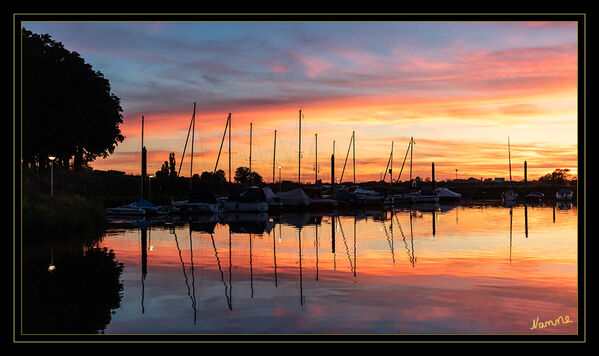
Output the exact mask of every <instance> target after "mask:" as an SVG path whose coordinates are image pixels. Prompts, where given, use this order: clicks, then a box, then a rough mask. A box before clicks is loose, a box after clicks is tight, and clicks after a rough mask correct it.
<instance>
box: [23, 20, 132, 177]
mask: <svg viewBox="0 0 599 356" xmlns="http://www.w3.org/2000/svg"><path fill="white" fill-rule="evenodd" d="M22 98H23V100H22V103H23V105H22V107H23V125H22V127H23V131H22V140H23V142H22V143H23V161H24V162H26V163H27V162H30V163H38V164H42V165H43V164H45V163H46V162H47V157H48V155H54V156H56V157H57V158H56V163H57V164H60V165H63V166H67V165H68V163H69V160H70V159H71V158H72V157H73V158H74V165H75V166H76V167H80V166H81V165H84V164H87V163H88V162H91V161H93V160H95V159H96V158H97V157H103V158H106V157H107V156H108V155H109V154H111V153H113V152H114V149H115V148H116V146H117V145H118V143H120V142H123V140H124V137H123V135H122V134H121V130H120V128H119V125H120V124H121V123H122V122H123V120H122V115H121V112H122V111H123V110H122V108H121V106H120V99H119V98H118V97H117V96H116V95H114V94H112V93H111V89H110V83H109V81H108V79H106V78H104V75H103V74H102V73H101V72H99V71H94V70H93V69H92V66H91V65H90V64H88V63H85V61H84V59H83V58H82V57H81V56H80V55H79V53H77V52H71V51H69V50H67V49H66V48H64V46H63V45H62V43H60V42H56V41H54V40H52V39H51V37H50V35H48V34H42V35H38V34H35V33H33V32H31V31H28V30H26V29H25V28H23V29H22Z"/></svg>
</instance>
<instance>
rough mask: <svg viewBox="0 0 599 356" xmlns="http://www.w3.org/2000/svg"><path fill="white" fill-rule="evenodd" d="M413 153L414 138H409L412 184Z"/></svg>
mask: <svg viewBox="0 0 599 356" xmlns="http://www.w3.org/2000/svg"><path fill="white" fill-rule="evenodd" d="M413 153H414V137H410V183H411V182H412V155H413Z"/></svg>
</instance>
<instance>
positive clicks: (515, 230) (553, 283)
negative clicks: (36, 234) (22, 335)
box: [27, 204, 577, 334]
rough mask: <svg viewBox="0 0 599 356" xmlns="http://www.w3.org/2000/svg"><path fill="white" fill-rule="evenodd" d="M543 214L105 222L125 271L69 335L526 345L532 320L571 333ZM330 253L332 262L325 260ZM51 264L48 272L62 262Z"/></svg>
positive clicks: (547, 215) (567, 231) (570, 297)
mask: <svg viewBox="0 0 599 356" xmlns="http://www.w3.org/2000/svg"><path fill="white" fill-rule="evenodd" d="M555 208H556V207H555V206H545V205H542V204H524V205H510V206H507V207H506V206H501V205H494V206H491V205H480V204H479V205H474V204H472V205H469V206H457V205H453V206H452V205H421V206H412V207H402V208H398V209H394V210H389V211H384V210H379V211H374V212H363V213H361V214H360V215H342V214H330V215H325V214H318V213H312V212H303V213H295V214H292V213H286V214H282V215H278V216H269V215H268V214H228V215H223V216H218V215H207V216H194V217H192V218H190V219H186V220H177V219H167V220H163V221H113V222H112V224H111V228H110V229H109V231H107V234H106V236H105V237H104V240H103V241H102V242H101V246H103V247H107V248H110V249H113V250H114V251H115V252H114V254H113V255H112V257H113V259H114V260H116V258H118V259H119V261H121V262H122V263H124V267H125V269H124V272H123V273H124V277H123V279H124V281H123V282H122V284H121V288H122V287H123V286H124V290H123V293H124V295H123V298H122V302H120V300H119V302H120V303H119V304H116V305H115V304H114V303H113V304H110V308H109V309H108V310H109V311H110V310H113V312H114V314H112V318H109V319H108V321H106V323H105V324H103V325H100V324H97V325H96V328H95V329H91V328H87V329H86V328H81V329H80V331H81V332H95V331H97V330H104V329H105V332H109V333H153V332H157V333H225V334H229V333H233V334H234V333H444V332H450V333H451V332H457V333H495V332H498V333H529V332H530V330H529V328H530V326H529V325H528V324H529V322H530V320H532V319H533V318H534V317H537V316H539V317H540V318H541V319H543V318H545V317H546V318H545V319H550V318H551V316H552V315H553V314H552V313H558V314H559V313H561V314H560V315H562V314H566V313H568V314H569V315H570V319H574V320H576V312H577V307H576V296H577V291H576V267H577V264H576V237H577V236H576V231H577V230H576V228H577V222H576V218H577V211H576V208H575V207H571V208H570V210H566V209H559V208H557V211H556V209H555ZM458 214H459V219H458ZM506 214H507V215H509V229H508V226H507V225H506ZM429 219H430V220H429ZM454 220H455V221H454ZM506 235H507V236H508V237H509V242H507V241H506ZM396 238H399V239H401V241H400V242H399V245H396V244H395V239H396ZM137 241H141V243H139V242H137ZM402 245H403V246H402ZM151 246H154V247H155V248H154V249H151ZM339 246H341V252H340V253H341V254H342V255H343V254H345V257H343V256H342V257H341V258H339V259H337V256H336V254H337V252H338V247H339ZM398 246H399V249H400V250H405V254H404V253H400V252H401V251H398V250H397V249H398ZM508 246H509V258H508V259H509V262H508V261H507V259H506V254H505V252H506V251H505V250H506V248H508ZM47 251H48V252H51V251H52V250H51V249H48V250H47ZM150 251H151V253H149V252H150ZM513 252H514V253H516V254H517V256H518V258H515V259H513V258H512V257H513ZM106 253H107V252H106ZM48 256H49V255H48V254H46V259H45V260H44V261H43V264H42V259H41V258H40V259H39V261H38V262H36V265H39V266H43V269H44V272H45V275H43V276H42V275H41V274H40V273H41V272H39V271H38V272H36V273H37V274H39V276H38V278H39V279H44V278H47V274H48ZM54 257H55V258H54V263H55V264H56V266H57V267H56V270H55V271H54V272H60V269H61V265H60V263H59V262H58V261H59V260H62V258H60V259H59V258H56V256H54ZM227 260H228V262H227ZM358 260H359V261H358ZM227 264H228V266H227ZM358 264H359V265H360V275H359V277H360V278H358V273H357V269H358ZM38 268H41V267H38ZM507 268H509V270H508V269H507ZM227 270H228V276H227ZM121 271H122V267H121ZM508 271H509V272H508ZM54 272H53V273H54ZM149 272H150V273H149ZM506 272H508V273H506ZM312 273H313V274H312ZM233 274H235V276H233ZM149 276H151V277H152V278H149ZM306 276H313V277H310V278H304V277H306ZM137 277H139V279H137ZM233 277H235V279H233ZM197 278H199V281H200V282H199V285H198V286H200V288H197V289H196V287H197V286H196V283H197V281H196V279H197ZM34 280H35V278H34ZM140 281H141V283H140ZM65 283H74V282H73V281H72V280H70V281H68V282H67V281H65ZM233 284H235V289H236V291H237V292H236V293H235V295H234V294H233ZM103 288H104V287H103ZM117 288H118V287H117ZM30 290H31V288H30ZM223 296H224V298H223ZM547 300H550V301H549V302H547ZM513 301H517V303H518V304H517V305H518V309H517V310H514V308H513V305H514V304H513V303H512V302H513ZM71 302H72V301H69V303H71ZM139 303H141V310H140V309H139V305H140V304H139ZM28 305H29V306H31V303H30V304H28ZM539 305H541V307H539ZM190 306H191V308H190ZM59 308H60V307H59ZM62 308H63V309H64V308H67V305H63V306H62ZM198 311H201V312H199V313H198ZM38 312H39V310H38ZM27 315H31V312H30V314H27ZM350 315H351V319H350V317H349V316H350ZM54 317H56V315H54V316H53V315H48V314H46V318H47V319H52V318H54ZM30 320H31V321H30V322H31V325H36V327H37V328H41V326H40V325H44V324H43V322H42V321H40V318H39V317H38V318H33V317H32V318H31V319H30ZM104 320H106V319H104ZM356 321H357V322H356ZM573 327H574V329H572V325H571V324H569V325H568V327H564V328H561V329H546V330H543V332H549V333H553V332H555V333H560V332H562V333H563V332H565V333H567V332H572V330H574V331H575V324H574V326H573ZM33 329H34V328H33V327H32V328H30V330H33ZM46 330H51V331H56V332H64V330H65V328H52V327H46Z"/></svg>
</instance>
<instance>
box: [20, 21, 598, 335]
mask: <svg viewBox="0 0 599 356" xmlns="http://www.w3.org/2000/svg"><path fill="white" fill-rule="evenodd" d="M27 15H34V16H37V15H41V16H44V15H49V16H57V15H66V16H70V15H72V16H80V15H91V16H106V15H109V16H113V15H117V16H130V15H133V16H143V15H157V16H168V15H175V16H181V15H184V16H190V15H191V16H194V15H208V16H212V15H218V16H220V15H246V16H252V15H262V16H277V15H294V16H305V15H317V16H331V15H332V16H335V15H354V16H369V15H389V16H393V15H409V16H413V15H433V16H436V15H447V16H455V15H462V16H471V15H485V16H488V15H494V16H505V15H518V16H520V15H529V16H530V15H561V16H568V15H569V16H582V17H583V19H584V23H583V25H584V27H583V33H584V40H583V68H584V74H585V75H586V13H472V14H463V13H441V14H434V13H365V14H364V13H361V14H357V13H272V14H268V13H267V14H264V13H166V14H165V13H70V14H69V13H67V14H65V13H13V88H14V87H16V79H15V78H16V76H15V66H16V61H15V56H14V55H15V53H16V48H15V41H14V36H15V35H16V26H15V24H16V17H17V16H27ZM30 21H31V20H30ZM299 21H300V20H297V22H299ZM524 21H526V22H528V21H527V20H521V21H509V20H505V21H499V20H486V21H485V20H477V21H468V20H455V21H445V22H524ZM530 21H533V20H530ZM537 21H538V20H537ZM23 22H27V21H23V20H20V23H21V24H22V23H23ZM37 22H53V21H37ZM63 22H86V21H85V20H82V21H63ZM87 22H122V21H109V20H107V21H98V20H91V21H87ZM126 22H160V21H156V20H147V21H142V20H136V21H126ZM162 22H211V21H199V20H198V21H192V20H190V21H162ZM214 22H220V21H214ZM230 22H243V21H238V20H237V21H235V20H230ZM256 22H262V21H256ZM280 22H296V21H285V20H280ZM310 22H318V21H310ZM350 22H370V21H357V20H352V21H350ZM372 22H380V21H372ZM390 22H439V21H434V20H431V21H416V20H414V21H402V20H396V21H390ZM552 22H579V20H557V21H552ZM21 27H22V25H21ZM21 47H22V36H21ZM21 62H22V58H21ZM22 74H23V68H22V63H21V68H20V76H21V82H22ZM579 77H580V73H579V76H578V78H579ZM20 90H21V95H20V108H21V122H20V125H21V135H22V126H23V120H22V109H23V95H22V87H21V88H20ZM15 96H16V91H15V90H13V137H14V136H16V132H15V126H16V125H15V121H16V114H15V110H14V109H15V107H16V104H15V102H16V97H15ZM583 98H584V103H583V104H584V105H583V136H584V137H586V134H585V133H586V80H584V81H583ZM20 145H21V151H22V140H21V143H20ZM14 150H15V144H14V141H13V152H14ZM583 152H584V159H583V163H584V162H586V140H584V142H583ZM14 163H15V157H14V155H13V204H15V189H14V188H15V165H14ZM578 163H580V162H578ZM22 170H23V167H22V165H21V177H22V173H23V172H22ZM583 178H584V183H583V186H584V188H585V191H586V170H585V171H584V173H583ZM20 188H21V191H20V193H21V198H22V191H23V181H22V179H21V182H20ZM577 190H578V188H577ZM577 200H578V194H577ZM21 208H22V206H21ZM583 216H584V220H583V221H586V199H585V200H584V204H583ZM14 217H15V214H14V210H13V326H14V325H15V323H16V321H15V305H16V301H15V298H14V292H15V290H16V286H15V280H16V279H15V278H14V277H15V276H16V274H15V268H14V267H15V261H14V257H15V256H16V250H15V246H16V244H15V242H16V241H15V237H16V234H15V220H16V219H15V218H14ZM20 222H21V227H22V225H23V222H22V216H20ZM22 237H23V236H22V231H21V253H22V244H23V238H22ZM577 249H578V244H577ZM577 255H578V254H577ZM583 255H584V261H583V271H584V280H583V284H584V286H585V289H584V294H583V295H584V301H583V303H584V310H585V311H586V224H583ZM21 267H22V259H21ZM577 280H578V278H577ZM21 297H22V268H21ZM577 309H578V311H579V312H580V310H579V308H577ZM21 318H22V303H21ZM586 319H587V318H586V317H585V318H584V321H583V324H584V326H585V328H584V334H583V341H580V340H550V341H534V340H530V341H513V340H512V341H500V342H514V343H521V342H532V343H540V342H543V343H545V342H548V343H581V342H586V325H587V320H586ZM21 320H22V319H21ZM577 331H579V324H577ZM26 335H32V336H35V335H38V336H39V335H46V336H68V335H71V336H73V335H84V336H93V335H94V334H26ZM120 335H123V336H139V335H168V336H172V335H173V334H120ZM177 335H181V336H201V335H213V334H177ZM217 335H222V336H253V335H260V336H267V335H268V334H217ZM272 335H273V336H283V335H305V336H307V335H308V334H272ZM317 335H319V336H320V335H329V334H317ZM352 335H354V336H356V335H358V336H372V335H374V334H343V336H352ZM377 335H381V336H398V335H404V336H405V335H422V336H436V335H440V336H447V335H452V336H453V335H457V336H527V335H528V334H377ZM578 335H579V334H576V335H570V334H567V335H563V336H578ZM21 336H24V334H23V332H22V325H21ZM329 336H330V335H329ZM528 336H531V335H528ZM549 336H552V335H549ZM557 336H558V337H559V335H557ZM13 342H14V343H46V342H52V343H88V342H94V341H75V340H67V341H62V340H58V341H40V340H34V341H18V340H16V330H15V329H14V328H13ZM103 342H110V343H121V342H152V343H155V342H156V343H162V342H169V343H180V342H200V343H204V342H207V343H218V342H219V341H173V340H170V341H119V340H103ZM227 342H235V343H237V342H240V343H242V342H252V343H264V342H266V343H268V342H276V343H286V342H293V341H269V340H265V341H231V340H229V341H227ZM302 342H314V343H323V342H335V343H340V342H344V343H345V342H349V343H353V342H373V343H387V342H389V343H402V342H408V343H411V342H420V341H410V340H405V341H402V340H397V341H393V340H391V341H310V340H309V341H302ZM427 342H452V343H455V342H457V343H463V342H466V343H487V342H494V341H474V340H464V341H460V340H453V341H450V340H448V341H432V340H427Z"/></svg>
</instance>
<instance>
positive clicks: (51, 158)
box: [48, 156, 56, 195]
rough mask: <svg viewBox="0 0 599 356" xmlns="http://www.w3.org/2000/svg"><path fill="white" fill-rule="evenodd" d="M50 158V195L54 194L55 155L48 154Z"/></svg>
mask: <svg viewBox="0 0 599 356" xmlns="http://www.w3.org/2000/svg"><path fill="white" fill-rule="evenodd" d="M48 159H49V160H50V195H54V160H55V159H56V157H55V156H48Z"/></svg>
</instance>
